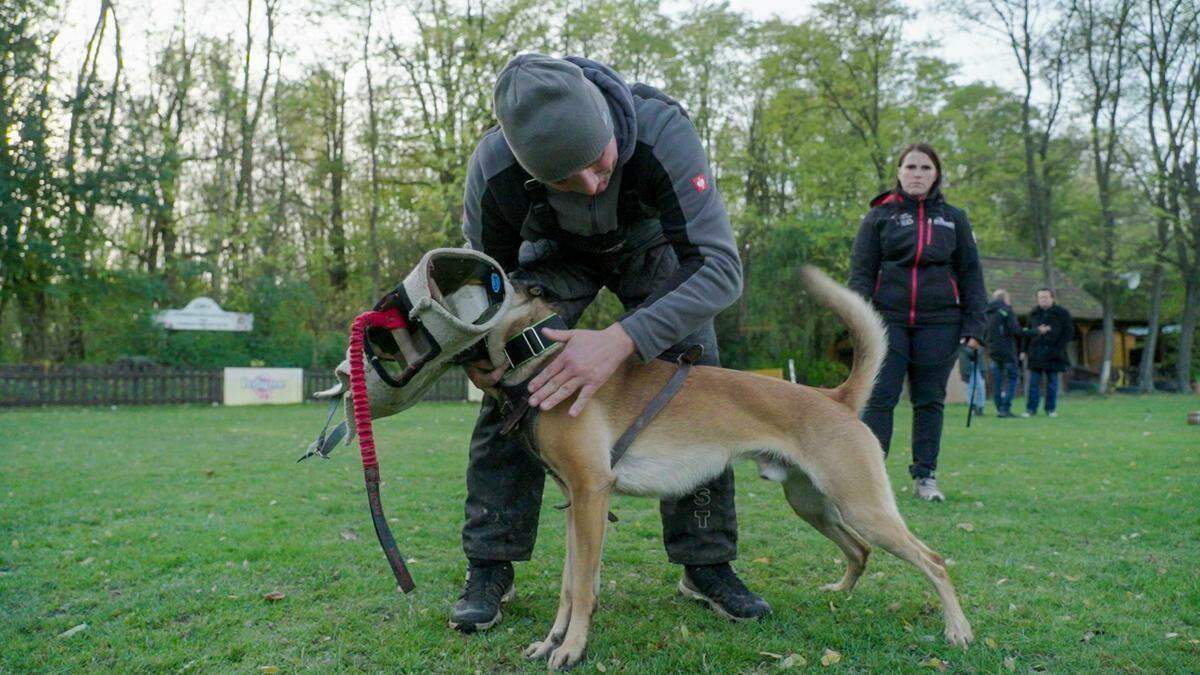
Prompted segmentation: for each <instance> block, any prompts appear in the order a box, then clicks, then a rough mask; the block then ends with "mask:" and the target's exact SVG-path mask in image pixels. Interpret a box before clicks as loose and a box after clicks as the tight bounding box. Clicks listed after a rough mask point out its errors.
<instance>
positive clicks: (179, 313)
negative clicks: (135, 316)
mask: <svg viewBox="0 0 1200 675" xmlns="http://www.w3.org/2000/svg"><path fill="white" fill-rule="evenodd" d="M154 322H155V323H159V324H162V325H163V327H165V328H170V329H171V330H229V331H242V332H245V331H250V330H254V315H253V314H246V313H243V312H226V311H225V310H223V309H221V306H220V305H218V304H217V303H216V301H215V300H213V299H212V298H205V297H203V296H201V297H199V298H196V299H194V300H192V301H191V302H189V303H188V304H187V305H186V306H184V308H183V309H168V310H165V311H162V312H159V313H158V314H155V315H154Z"/></svg>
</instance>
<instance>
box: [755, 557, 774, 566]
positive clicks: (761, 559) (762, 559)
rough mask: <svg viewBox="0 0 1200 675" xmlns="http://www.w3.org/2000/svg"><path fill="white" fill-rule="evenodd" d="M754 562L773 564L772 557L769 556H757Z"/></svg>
mask: <svg viewBox="0 0 1200 675" xmlns="http://www.w3.org/2000/svg"><path fill="white" fill-rule="evenodd" d="M754 562H756V563H762V564H764V565H770V564H771V559H770V558H767V557H762V558H755V559H754Z"/></svg>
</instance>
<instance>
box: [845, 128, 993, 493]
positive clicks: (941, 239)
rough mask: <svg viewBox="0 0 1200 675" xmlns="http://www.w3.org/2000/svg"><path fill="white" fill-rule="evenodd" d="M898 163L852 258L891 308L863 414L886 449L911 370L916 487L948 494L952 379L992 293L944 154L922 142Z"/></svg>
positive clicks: (864, 281)
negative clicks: (945, 459)
mask: <svg viewBox="0 0 1200 675" xmlns="http://www.w3.org/2000/svg"><path fill="white" fill-rule="evenodd" d="M896 167H897V171H896V173H897V175H896V186H895V187H894V188H892V189H891V190H889V191H887V192H885V193H883V194H881V195H879V196H878V197H876V198H875V199H873V200H871V210H870V211H869V212H868V213H867V215H866V217H865V218H863V221H862V225H860V226H859V228H858V235H857V237H855V240H854V250H853V252H852V254H851V258H850V283H849V286H850V288H851V290H853V291H855V292H857V293H858V294H860V295H862V296H863V297H864V298H867V299H868V300H869V301H870V302H871V303H872V305H874V307H875V309H876V310H878V311H879V313H880V314H882V315H883V319H884V322H885V323H886V325H887V334H888V352H887V355H886V356H885V357H884V360H883V366H882V368H881V369H880V372H879V378H878V380H877V381H876V383H875V389H874V390H873V391H872V392H871V399H870V401H869V402H868V403H867V406H866V408H865V409H864V410H863V413H862V419H863V422H865V423H866V424H867V426H868V427H870V428H871V431H872V432H874V434H875V436H876V438H878V439H879V444H880V445H881V446H882V447H883V452H884V454H885V455H886V454H887V452H888V449H889V445H890V443H891V440H892V410H893V408H895V407H896V403H897V402H899V400H900V389H901V387H902V386H903V385H904V378H905V376H906V375H907V376H908V382H909V399H910V400H911V401H912V406H913V421H912V424H913V430H912V464H911V465H910V466H909V469H908V470H909V474H910V475H912V477H913V481H914V484H913V492H914V494H915V495H916V496H917V497H918V498H920V499H925V500H929V501H942V500H944V499H945V498H946V497H945V495H944V494H942V491H941V490H940V489H939V488H938V484H937V478H936V476H935V472H936V471H937V463H938V454H939V452H940V450H941V440H942V415H943V408H944V405H945V401H946V380H947V379H948V378H949V377H950V369H951V368H953V367H954V356H955V354H956V352H957V350H958V346H959V345H960V344H965V345H966V346H968V347H969V348H971V349H978V348H979V341H980V340H981V339H983V328H984V321H983V310H984V307H985V305H986V304H987V295H986V294H985V292H984V288H983V271H982V269H981V268H980V266H979V252H978V250H977V249H976V247H975V235H974V233H972V231H971V223H970V222H969V221H968V220H967V214H966V213H964V212H963V211H962V210H961V209H957V208H955V207H953V206H951V205H950V204H948V203H946V199H945V198H944V197H943V196H942V192H941V184H942V165H941V160H940V159H939V158H938V155H937V152H936V151H935V150H934V149H933V148H932V147H931V146H929V145H928V144H926V143H915V144H913V145H910V146H908V147H906V148H904V150H903V151H902V152H901V153H900V156H899V159H898V160H897V161H896Z"/></svg>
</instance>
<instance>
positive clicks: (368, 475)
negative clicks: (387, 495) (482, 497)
mask: <svg viewBox="0 0 1200 675" xmlns="http://www.w3.org/2000/svg"><path fill="white" fill-rule="evenodd" d="M372 327H380V328H386V329H389V330H393V329H396V328H407V323H406V321H405V320H404V315H403V314H401V313H400V310H399V309H398V308H395V307H392V308H389V309H385V310H379V311H371V312H363V313H362V314H360V315H358V317H356V318H355V319H354V323H353V324H351V326H350V400H351V401H352V402H353V404H354V426H355V428H356V429H357V431H358V448H359V451H360V453H361V454H362V464H363V478H364V479H365V481H366V485H367V503H368V505H369V506H370V507H371V522H372V524H373V525H374V526H375V536H376V538H378V539H379V545H380V547H382V548H383V554H384V555H385V556H387V561H388V565H390V566H391V568H392V574H394V575H395V577H396V583H397V584H399V585H400V588H401V589H402V590H403V591H404V592H405V593H408V592H410V591H412V590H413V589H414V588H416V584H415V583H413V579H412V575H411V574H409V573H408V567H406V566H405V564H404V556H403V555H401V553H400V550H399V549H398V548H397V547H396V540H395V539H394V538H393V537H392V531H391V529H390V528H388V524H387V518H386V517H385V516H384V515H383V503H382V502H381V501H380V499H379V483H380V480H379V458H378V457H377V456H376V455H375V432H374V429H373V428H372V427H371V403H370V401H368V400H367V378H366V371H365V369H364V368H363V340H364V339H365V337H364V336H365V334H366V331H367V328H372Z"/></svg>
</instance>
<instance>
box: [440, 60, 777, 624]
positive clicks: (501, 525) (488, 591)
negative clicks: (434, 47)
mask: <svg viewBox="0 0 1200 675" xmlns="http://www.w3.org/2000/svg"><path fill="white" fill-rule="evenodd" d="M494 104H495V112H496V117H497V118H498V119H499V122H500V125H499V127H498V128H493V129H491V130H490V131H489V132H488V133H487V134H485V135H484V137H483V140H482V141H480V143H479V146H478V147H477V148H476V150H475V153H474V155H473V156H472V157H471V161H470V165H469V167H468V174H467V185H466V195H465V197H464V208H463V233H464V234H465V235H466V238H467V240H468V241H469V242H470V246H471V247H472V248H474V249H476V250H480V251H483V252H484V253H486V254H488V255H490V256H491V257H493V258H495V259H496V260H497V261H498V262H499V263H500V264H501V265H502V266H503V267H504V269H505V271H506V272H507V273H508V274H509V275H510V278H511V279H512V280H513V281H514V282H515V283H517V284H520V285H523V286H525V287H527V288H529V289H530V292H531V293H533V294H535V295H542V296H543V297H545V298H546V299H548V300H550V301H551V302H552V303H553V304H554V305H555V307H556V309H557V310H558V312H559V313H560V315H561V316H562V317H563V319H565V321H566V323H567V325H569V326H572V327H573V326H574V325H575V323H576V322H577V321H578V320H579V317H580V315H581V314H582V313H583V311H584V309H585V308H586V307H587V306H588V305H589V304H590V303H591V302H592V300H594V299H595V297H596V294H597V293H598V292H599V291H600V289H601V288H602V287H607V288H608V289H609V290H611V291H612V292H613V293H614V294H616V296H617V297H618V298H619V299H620V300H621V302H622V303H623V304H624V306H625V307H626V309H627V310H628V311H627V313H626V314H625V316H624V317H623V318H622V319H621V320H620V321H618V322H617V323H614V324H613V325H611V326H609V327H608V328H605V329H604V330H600V331H592V330H561V331H553V330H548V329H547V330H545V331H544V333H545V334H546V335H547V336H548V337H550V338H551V339H553V340H555V341H557V342H562V343H565V346H564V348H563V350H562V353H561V354H559V355H558V356H557V357H556V358H555V359H554V360H553V361H552V362H551V363H550V365H548V366H547V367H546V368H545V369H544V370H542V372H541V373H540V374H539V375H538V376H537V377H535V378H534V379H533V380H532V381H531V382H530V384H529V391H530V392H531V396H530V400H529V402H530V404H531V405H534V406H538V407H540V408H541V409H542V410H549V409H551V408H553V407H554V406H556V405H559V404H563V405H568V404H569V405H571V408H570V411H569V414H570V415H571V416H575V415H578V414H579V412H580V411H581V410H582V409H583V407H584V406H585V405H586V404H587V402H588V400H589V399H590V398H591V397H592V395H593V394H594V393H595V391H596V390H597V389H599V388H600V386H601V385H602V384H604V382H605V381H606V380H607V379H608V378H609V377H610V376H611V375H612V374H613V372H614V371H615V370H616V369H617V367H618V366H619V365H620V364H621V363H622V362H624V361H625V360H626V359H627V358H628V357H629V356H631V355H633V354H636V355H637V356H638V358H639V359H641V360H642V361H643V362H645V361H650V360H652V359H655V358H657V357H660V356H664V357H671V356H674V355H677V354H679V353H680V352H682V351H683V350H684V349H685V348H686V347H687V346H690V345H694V344H700V345H702V346H703V347H704V354H703V357H702V359H701V360H700V361H698V363H700V364H708V365H719V359H718V354H717V342H716V333H715V332H714V330H713V317H714V316H716V314H717V313H718V312H720V311H721V310H722V309H724V308H725V307H727V306H729V305H730V304H732V303H733V302H734V300H736V299H737V297H738V295H739V293H740V292H741V283H742V269H741V261H740V260H739V259H738V254H737V247H736V245H735V242H734V236H733V232H732V230H731V228H730V225H729V218H728V216H727V215H726V213H725V205H724V203H723V202H722V200H721V196H720V194H719V193H718V192H717V186H716V183H715V182H714V181H713V177H712V174H711V173H710V171H709V168H708V162H707V160H706V158H705V155H704V149H703V147H702V146H701V144H700V138H699V136H698V135H697V133H696V130H695V128H694V127H693V126H692V124H691V122H690V121H689V120H688V118H687V115H686V113H685V112H684V111H683V109H682V107H680V105H679V104H678V103H676V102H675V101H673V100H671V99H669V98H668V97H667V96H665V95H664V94H662V93H661V92H659V91H658V90H656V89H654V88H652V87H649V86H647V85H644V84H634V85H632V86H630V85H628V84H626V83H625V81H624V80H622V79H621V76H620V75H618V74H617V73H616V72H615V71H614V70H612V69H611V68H609V67H608V66H606V65H604V64H601V63H597V62H595V61H590V60H588V59H584V58H579V57H567V58H566V59H556V58H550V57H546V56H541V55H537V54H527V55H523V56H518V57H516V58H514V59H513V60H512V61H510V62H509V63H508V65H507V66H505V68H504V70H503V71H501V73H500V76H499V78H498V79H497V82H496V88H495V92H494ZM506 368H507V364H506V365H505V367H504V368H499V369H496V370H494V371H491V372H483V371H481V370H473V369H468V372H469V374H470V376H471V378H472V380H473V381H474V382H475V383H476V384H477V385H480V386H490V385H494V384H495V383H496V381H497V380H498V379H499V377H500V375H501V374H502V371H503V370H505V369H506ZM571 399H574V400H573V401H572V400H571ZM499 407H500V406H499V404H498V403H497V401H496V400H495V399H493V398H492V397H490V396H489V397H485V398H484V402H483V407H482V409H481V410H480V413H479V419H478V420H477V422H476V424H475V431H474V434H473V435H472V437H471V450H470V462H469V464H468V466H467V503H466V525H465V526H464V527H463V534H462V539H463V550H464V551H465V552H466V555H467V559H468V561H469V563H470V565H469V568H468V576H467V584H466V588H465V590H464V591H463V594H462V597H461V598H460V599H459V601H458V602H457V603H456V604H455V605H454V609H453V611H452V613H451V618H450V624H451V625H452V626H454V627H456V628H458V629H460V630H463V631H467V632H470V631H474V630H483V629H486V628H489V627H491V626H493V625H495V624H496V623H497V622H498V621H499V620H500V617H501V613H500V604H501V602H503V601H505V600H508V599H509V598H510V597H511V596H512V595H513V567H512V561H514V560H516V561H520V560H528V559H529V557H530V554H531V553H532V551H533V545H534V540H535V539H536V536H537V525H538V513H539V510H540V506H541V501H542V488H543V485H544V483H545V472H544V470H543V468H542V466H541V465H540V464H539V463H538V460H537V459H535V458H534V457H532V456H530V454H529V453H528V452H527V451H526V450H525V449H524V448H523V447H522V446H521V445H520V443H519V441H518V440H517V439H516V438H513V437H506V436H503V435H501V433H500V432H501V427H502V425H503V418H502V415H501V413H500V410H499ZM733 491H734V488H733V472H732V471H731V470H728V469H726V470H725V472H724V473H722V474H721V475H720V476H719V477H718V478H716V479H715V480H713V481H712V482H710V483H708V484H706V485H703V486H701V487H699V488H697V489H696V490H695V491H693V492H691V493H690V494H686V495H684V496H683V497H682V498H678V499H664V500H663V501H662V502H661V505H660V511H661V514H662V522H663V542H664V545H665V546H666V549H667V556H668V558H669V559H670V560H671V562H674V563H676V564H680V565H683V566H684V571H683V576H682V579H681V580H680V583H679V590H680V592H682V593H684V594H685V595H688V596H690V597H694V598H698V599H700V600H703V601H705V602H706V603H708V604H709V605H710V606H711V607H712V608H713V609H714V610H715V611H716V612H718V613H719V614H721V615H723V616H725V617H727V618H730V619H734V620H747V619H757V618H759V617H762V616H763V615H765V614H767V613H768V612H770V607H769V606H768V605H767V603H766V602H765V601H763V599H762V598H760V597H759V596H757V595H756V594H754V593H752V592H751V591H750V590H748V589H747V588H746V587H745V585H743V584H742V582H741V580H739V579H738V577H737V575H736V574H735V573H734V571H733V568H732V567H731V566H730V564H729V563H730V561H732V560H733V559H734V558H735V557H736V555H737V517H736V514H735V512H734V500H733V496H734V495H733Z"/></svg>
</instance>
